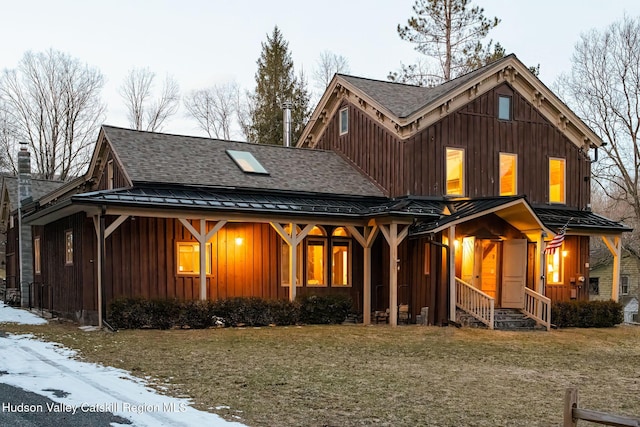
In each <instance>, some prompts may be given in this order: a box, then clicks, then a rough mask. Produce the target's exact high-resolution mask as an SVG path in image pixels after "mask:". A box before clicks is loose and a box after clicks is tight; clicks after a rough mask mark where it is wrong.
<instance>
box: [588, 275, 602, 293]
mask: <svg viewBox="0 0 640 427" xmlns="http://www.w3.org/2000/svg"><path fill="white" fill-rule="evenodd" d="M589 295H600V278H599V277H589Z"/></svg>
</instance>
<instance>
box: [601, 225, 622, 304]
mask: <svg viewBox="0 0 640 427" xmlns="http://www.w3.org/2000/svg"><path fill="white" fill-rule="evenodd" d="M612 239H613V240H612ZM602 240H604V243H605V244H606V245H607V247H608V248H609V251H611V254H612V255H613V277H612V280H611V299H612V300H614V301H615V302H618V300H619V299H620V297H619V290H620V253H621V250H622V248H621V246H622V245H621V244H620V243H621V242H620V236H613V238H611V237H608V236H602Z"/></svg>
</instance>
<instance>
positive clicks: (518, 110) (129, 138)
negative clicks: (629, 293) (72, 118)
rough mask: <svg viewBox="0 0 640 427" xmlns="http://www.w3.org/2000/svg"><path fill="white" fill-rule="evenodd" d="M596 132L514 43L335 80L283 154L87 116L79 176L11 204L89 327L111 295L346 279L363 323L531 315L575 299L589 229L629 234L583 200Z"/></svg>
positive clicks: (247, 291)
mask: <svg viewBox="0 0 640 427" xmlns="http://www.w3.org/2000/svg"><path fill="white" fill-rule="evenodd" d="M601 143H602V142H601V141H600V139H599V138H598V136H597V135H595V134H594V133H593V132H592V131H591V130H590V129H589V128H588V127H587V126H586V125H585V124H584V123H583V122H582V121H581V120H580V119H579V118H578V117H577V116H575V114H574V113H572V112H571V111H570V110H569V109H568V108H567V106H566V105H564V104H563V103H562V102H561V101H560V100H559V99H558V98H557V97H556V96H555V95H554V94H553V93H552V92H551V91H550V90H549V89H548V88H546V87H545V86H544V85H543V84H542V83H541V82H540V81H539V80H538V79H537V78H536V77H535V76H534V75H533V74H531V72H530V71H529V70H528V69H527V68H526V67H525V66H524V65H523V64H522V63H521V62H520V61H519V60H518V59H517V58H516V57H515V56H513V55H510V56H507V57H505V58H503V59H501V60H499V61H496V62H494V63H492V64H490V65H488V66H485V67H483V68H481V69H478V70H476V71H474V72H471V73H469V74H467V75H464V76H462V77H459V78H457V79H455V80H452V81H449V82H447V83H445V84H443V85H441V86H437V87H429V88H423V87H416V86H410V85H402V84H396V83H390V82H384V81H375V80H369V79H364V78H358V77H352V76H343V75H336V76H335V77H334V79H333V80H332V82H331V84H330V85H329V87H328V88H327V90H326V92H325V94H324V95H323V97H322V98H321V100H320V102H319V104H318V106H317V107H316V109H315V111H314V113H313V116H312V118H311V120H310V122H309V124H308V125H307V127H306V129H305V131H304V133H303V135H302V137H301V139H300V141H298V144H297V147H296V148H293V147H281V146H269V145H258V144H251V143H241V142H233V141H220V140H212V139H206V138H196V137H188V136H177V135H168V134H159V133H149V132H139V131H132V130H127V129H120V128H114V127H110V126H103V127H102V129H101V131H100V134H99V136H98V140H97V144H96V148H95V151H94V155H93V158H92V161H91V164H90V167H89V170H88V171H87V173H86V174H85V176H84V177H83V179H82V180H80V181H76V182H74V183H70V184H68V185H67V186H64V187H62V188H60V189H59V190H57V191H55V192H53V193H50V194H49V195H47V196H45V197H42V198H40V199H39V200H38V201H36V202H34V203H33V204H31V205H30V206H28V207H27V210H28V212H27V216H26V218H25V221H28V222H29V223H30V224H32V225H33V227H34V236H35V237H34V238H38V239H41V242H42V243H41V244H40V245H39V248H40V250H41V253H35V254H34V259H35V260H36V262H39V263H40V264H37V265H36V266H35V267H34V270H35V271H36V280H39V281H41V282H43V283H47V284H49V285H50V286H51V288H52V289H53V298H52V302H51V305H52V306H51V307H49V308H51V309H53V310H55V311H57V312H60V313H64V314H66V315H69V316H72V317H76V318H82V319H84V320H85V321H95V322H99V323H101V322H102V319H103V318H104V316H105V313H106V310H107V306H108V303H109V302H110V301H112V300H113V299H114V298H117V297H121V296H142V297H149V298H183V299H190V298H200V299H207V298H209V299H216V298H224V297H230V296H260V297H265V298H289V299H294V298H295V297H296V295H300V294H307V293H315V294H326V293H343V294H348V295H350V296H351V297H352V299H353V301H354V306H355V309H356V310H357V311H358V312H360V313H362V315H363V319H364V322H365V323H369V322H371V313H372V312H374V311H386V310H388V311H389V322H390V323H391V324H396V323H397V321H398V307H399V306H403V307H407V306H408V309H409V314H410V318H412V319H415V317H416V316H417V315H418V314H419V313H420V312H421V309H422V308H423V307H429V310H428V322H429V323H431V324H446V323H448V322H451V321H453V322H455V321H456V316H457V313H456V309H461V310H463V311H467V312H469V313H471V314H472V315H474V316H475V317H477V318H478V319H479V320H481V321H483V322H485V323H486V324H487V325H488V326H489V327H493V324H494V323H493V311H494V309H495V308H496V307H506V308H513V309H517V310H522V311H523V312H525V313H526V314H527V315H528V316H530V317H532V318H534V319H536V320H537V321H538V322H540V323H542V324H544V325H545V326H547V327H548V326H549V321H550V319H549V314H548V313H549V310H548V308H549V305H550V301H551V300H563V299H570V298H583V299H586V298H587V295H588V289H587V287H586V285H587V284H588V283H589V282H588V275H589V238H590V237H592V236H597V237H598V238H600V237H602V238H603V239H604V240H605V242H606V243H607V245H608V247H609V248H610V250H611V252H612V254H613V256H614V259H616V260H618V261H617V262H618V263H619V258H620V236H621V233H622V232H624V231H626V230H628V229H627V228H626V227H625V226H623V225H621V224H619V223H616V222H614V221H610V220H608V219H606V218H603V217H601V216H598V215H595V214H594V213H592V212H591V211H590V210H589V191H590V181H589V180H590V165H591V160H590V157H589V151H590V150H593V149H597V147H598V146H600V145H601ZM560 229H563V230H564V229H566V233H564V234H563V236H565V237H564V242H563V244H562V246H561V247H560V248H558V250H555V251H553V253H551V252H546V251H545V247H546V243H547V242H548V241H550V240H551V239H552V238H553V237H554V236H555V235H556V233H558V232H559V231H560ZM38 260H39V261H38ZM614 280H615V278H614ZM613 297H614V299H615V298H617V296H616V295H613ZM43 303H44V302H43Z"/></svg>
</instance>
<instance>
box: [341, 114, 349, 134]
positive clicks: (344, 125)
mask: <svg viewBox="0 0 640 427" xmlns="http://www.w3.org/2000/svg"><path fill="white" fill-rule="evenodd" d="M347 132H349V108H348V107H345V108H343V109H341V110H340V135H344V134H346V133H347Z"/></svg>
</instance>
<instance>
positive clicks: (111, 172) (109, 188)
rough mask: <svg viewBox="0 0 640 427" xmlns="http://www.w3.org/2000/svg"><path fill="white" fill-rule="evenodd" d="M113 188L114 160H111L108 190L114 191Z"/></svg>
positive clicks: (108, 169)
mask: <svg viewBox="0 0 640 427" xmlns="http://www.w3.org/2000/svg"><path fill="white" fill-rule="evenodd" d="M113 188H114V187H113V160H109V162H108V163H107V190H112V189H113Z"/></svg>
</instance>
